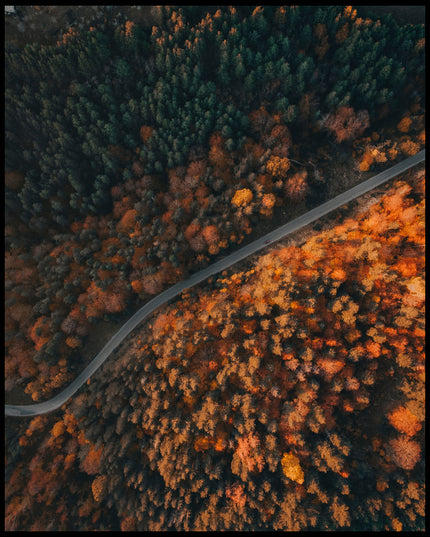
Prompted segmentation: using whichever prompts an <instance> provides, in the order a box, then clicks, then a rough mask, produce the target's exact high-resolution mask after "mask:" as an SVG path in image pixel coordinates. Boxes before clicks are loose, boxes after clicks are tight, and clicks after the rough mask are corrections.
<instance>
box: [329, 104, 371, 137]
mask: <svg viewBox="0 0 430 537" xmlns="http://www.w3.org/2000/svg"><path fill="white" fill-rule="evenodd" d="M369 124H370V123H369V114H368V112H367V111H366V110H360V111H359V112H358V113H355V111H354V109H353V108H352V107H350V106H341V107H340V108H338V109H337V110H336V111H335V112H333V113H331V114H329V115H328V116H327V118H326V119H325V121H324V127H325V128H326V129H327V130H328V131H329V132H331V133H333V134H334V135H335V137H336V141H337V142H338V143H340V142H345V141H348V140H352V139H353V138H355V137H357V136H361V135H362V134H363V132H364V131H365V130H366V129H367V127H368V126H369Z"/></svg>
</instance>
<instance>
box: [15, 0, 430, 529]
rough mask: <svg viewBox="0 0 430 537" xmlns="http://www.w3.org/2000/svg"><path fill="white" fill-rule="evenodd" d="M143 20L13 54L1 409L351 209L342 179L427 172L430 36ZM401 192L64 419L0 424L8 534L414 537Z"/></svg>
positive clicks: (208, 11) (412, 397)
mask: <svg viewBox="0 0 430 537" xmlns="http://www.w3.org/2000/svg"><path fill="white" fill-rule="evenodd" d="M36 8H38V6H34V9H36ZM151 14H152V16H153V22H154V24H142V23H140V22H134V21H133V20H130V19H128V20H123V19H115V22H114V21H113V18H111V19H112V20H110V18H109V13H106V16H105V17H104V19H100V20H99V19H97V20H94V21H93V22H92V23H91V22H89V23H88V24H87V25H86V26H85V25H84V27H82V28H81V27H77V26H70V28H69V29H68V30H67V31H66V32H65V33H64V34H63V35H62V38H61V39H60V40H59V41H57V42H56V43H54V44H46V43H43V44H42V43H37V42H34V43H29V44H27V45H25V46H19V45H18V44H16V43H14V44H13V43H8V42H6V46H5V390H6V400H7V402H12V403H14V402H15V401H16V400H19V401H20V402H21V401H26V402H29V401H30V402H31V401H34V402H39V401H44V400H46V399H48V398H50V397H52V396H53V395H55V394H56V393H58V391H60V390H61V389H64V388H65V386H67V385H68V384H69V383H70V382H71V380H73V379H74V378H75V377H76V376H77V374H78V373H80V372H81V370H82V369H83V367H84V366H85V365H86V364H87V363H88V361H89V360H91V358H92V357H93V355H91V353H89V351H88V347H87V345H88V344H89V342H92V345H93V346H94V345H96V346H97V344H98V345H99V348H101V347H102V346H103V344H104V343H105V341H95V336H94V332H95V328H96V327H99V326H102V325H103V323H109V322H117V323H118V322H120V321H121V320H124V321H125V320H127V318H128V317H129V316H130V315H131V313H132V312H133V311H135V310H136V309H137V308H139V307H140V306H141V305H143V303H145V301H147V300H149V299H150V298H151V297H153V296H155V295H156V294H158V293H160V292H161V291H162V290H164V289H166V288H167V287H169V286H171V285H173V284H175V283H176V282H178V281H181V280H183V279H185V278H186V277H188V276H189V275H190V274H192V273H194V272H196V271H198V270H200V269H202V268H204V267H206V266H207V265H208V264H210V263H212V262H213V261H214V260H216V259H218V258H219V257H220V256H222V255H224V254H226V253H229V252H231V251H233V250H234V249H236V248H238V247H239V245H241V244H244V243H246V242H247V241H250V240H252V239H255V238H257V237H258V236H260V235H261V234H262V230H269V229H272V228H274V227H277V226H278V225H279V224H280V219H282V218H284V219H287V220H288V218H292V215H294V214H296V213H295V211H297V210H301V211H302V212H305V211H306V210H309V208H312V207H314V206H316V205H318V204H320V203H322V202H323V201H325V200H326V198H327V196H328V195H329V192H330V191H331V189H332V187H333V182H335V183H342V181H344V180H345V185H342V184H340V185H338V186H339V188H342V186H344V189H346V188H347V187H348V183H347V180H346V179H342V178H341V177H340V176H336V173H334V171H333V170H334V166H335V164H336V162H337V161H338V160H341V159H343V161H344V162H346V166H349V168H350V169H351V173H352V172H354V173H355V174H357V176H358V177H359V178H363V179H365V178H368V177H370V176H371V175H373V174H375V173H378V171H380V170H382V169H386V168H388V167H390V166H391V165H393V164H395V163H396V162H399V161H401V160H403V159H405V158H407V157H408V156H412V155H414V154H415V153H417V152H418V151H420V150H421V149H423V148H424V147H425V125H424V117H425V98H424V79H425V61H424V55H425V27H424V24H399V23H397V22H396V20H395V19H394V18H393V17H392V16H391V15H389V14H386V15H382V14H381V16H378V17H370V16H364V15H363V16H361V12H360V7H359V6H357V7H353V6H257V7H256V6H212V7H210V6H209V7H208V6H180V7H178V6H152V8H151ZM413 180H414V181H415V186H414V188H413V189H412V188H411V187H410V186H408V184H409V182H410V181H412V175H411V177H409V176H408V182H404V183H399V184H398V186H397V187H396V190H395V191H393V192H392V193H391V194H390V195H388V197H387V200H391V201H387V202H386V204H385V205H384V204H383V205H381V206H378V207H379V208H375V209H373V213H371V215H368V216H363V218H362V221H361V220H357V221H354V222H352V221H347V223H344V224H341V225H340V227H339V226H335V227H333V231H330V232H327V233H326V234H322V235H321V236H316V238H315V241H314V242H312V241H311V243H309V244H311V245H312V246H310V245H309V244H308V246H306V245H304V246H303V247H300V248H295V249H294V248H292V249H288V248H287V249H284V250H282V249H281V250H279V252H283V253H278V254H277V253H275V252H276V251H274V252H273V253H271V254H268V255H269V257H267V256H262V257H261V259H260V260H259V261H258V262H257V263H256V265H255V266H254V267H253V268H248V269H246V270H245V271H244V272H239V271H236V272H235V273H232V274H231V276H230V277H231V279H230V281H227V280H226V281H223V280H222V278H221V279H219V278H218V279H215V280H214V281H212V282H211V283H208V284H207V285H206V286H205V287H199V293H198V294H197V295H196V291H192V292H191V291H190V294H189V297H188V298H187V297H186V295H185V296H183V297H182V299H181V301H178V303H177V304H176V305H174V306H172V307H170V306H169V307H168V308H166V310H165V311H163V312H160V313H159V314H156V315H155V316H154V319H152V320H151V321H150V323H149V324H148V323H145V326H142V327H141V328H139V330H142V334H141V335H140V336H135V337H134V338H133V339H130V340H128V341H127V342H124V344H123V345H122V346H121V348H120V349H119V350H118V351H117V352H116V353H115V355H114V356H112V358H111V359H110V360H109V361H108V363H106V364H105V365H104V366H103V369H102V370H101V372H100V373H98V374H97V377H95V378H94V380H93V379H90V380H89V381H88V386H85V387H83V388H82V389H81V391H80V392H78V394H77V395H76V396H75V397H74V398H73V399H72V400H71V401H69V402H68V403H67V404H66V406H65V407H64V408H63V409H62V410H61V412H56V413H55V414H53V415H48V416H39V417H37V418H34V419H32V420H28V419H25V420H17V421H13V420H10V419H7V421H6V438H7V442H6V451H7V454H6V526H7V528H9V529H32V530H37V529H40V530H42V529H52V530H64V529H70V528H71V527H73V529H79V530H82V529H93V530H99V529H119V528H120V529H122V530H127V529H138V530H141V529H163V530H164V529H227V528H242V529H255V528H260V529H305V528H307V529H310V528H315V527H321V528H324V529H339V528H345V527H348V528H352V529H362V528H363V527H365V528H369V529H378V530H380V529H382V530H383V529H387V528H389V529H402V528H403V529H417V528H418V529H419V528H421V527H422V526H423V524H424V523H423V516H424V515H423V513H422V510H423V507H422V503H423V500H422V497H423V492H422V491H423V482H422V474H423V461H422V458H421V454H422V451H423V450H422V448H421V447H420V446H421V444H422V439H423V436H422V435H423V428H422V425H421V423H423V421H424V417H423V416H424V414H423V408H422V407H423V399H422V398H423V395H422V393H423V392H422V390H423V388H422V385H423V362H422V361H421V360H422V354H421V353H422V345H423V343H422V339H423V330H424V328H423V320H422V316H423V307H424V306H423V303H422V301H421V298H422V292H423V291H422V274H423V264H424V258H423V252H422V250H421V247H422V245H423V241H424V239H423V238H422V226H423V223H422V218H423V217H422V211H423V203H424V201H423V189H424V186H423V178H422V177H421V176H419V177H418V178H415V179H413ZM396 192H397V194H396ZM396 196H397V197H396ZM384 203H385V202H384ZM375 207H376V206H375ZM375 211H376V212H375ZM366 222H367V224H366ZM369 222H371V223H369ZM342 226H343V227H342ZM351 226H352V227H351ZM354 226H356V227H354ZM360 226H361V227H360ZM350 227H351V230H350ZM306 248H308V249H306ZM318 252H319V254H318ZM357 252H360V253H357ZM311 254H312V255H311ZM318 255H320V257H318ZM394 255H397V256H398V258H397V259H395V258H394ZM336 256H338V258H336ZM354 256H356V257H354ZM333 263H334V266H331V265H330V264H333ZM336 264H337V266H336ZM388 266H389V268H388ZM331 273H334V274H335V275H334V276H329V275H328V274H331ZM265 278H266V279H265ZM407 290H409V291H407ZM204 297H206V298H204ZM402 301H403V302H404V301H406V303H403V305H402V304H401V303H402ZM293 305H294V306H293ZM292 310H294V311H292ZM244 311H245V313H244ZM287 311H288V313H287ZM372 319H374V320H372ZM398 323H400V324H398ZM299 327H300V328H299ZM369 332H370V333H369ZM94 354H96V353H95V352H94ZM352 357H354V358H352ZM399 360H400V363H399ZM388 364H390V365H388ZM402 364H403V365H402ZM109 368H110V369H109ZM120 379H122V380H120ZM364 379H367V380H364ZM401 379H402V380H404V383H403V384H402V383H401V382H400V380H401ZM386 385H388V386H391V388H390V390H392V396H393V397H394V398H396V400H397V401H398V402H399V401H400V402H399V405H398V406H397V407H395V408H394V407H393V409H386V408H385V406H386V404H387V402H386V401H385V400H383V397H382V396H383V395H385V392H386V390H388V388H386ZM320 386H322V388H320ZM382 386H384V388H383V389H382ZM84 388H85V389H84ZM341 392H342V393H341ZM311 403H312V404H311ZM375 404H376V405H379V406H378V409H380V412H378V413H377V414H378V419H379V418H380V419H381V422H378V423H373V424H372V427H371V430H370V431H369V432H367V433H363V434H365V435H366V436H367V438H366V439H365V440H366V442H363V439H361V441H359V438H358V436H357V435H360V434H361V431H364V430H365V428H366V426H365V423H366V420H373V419H375V420H376V419H377V418H376V417H375V416H374V415H373V412H372V411H370V408H371V407H372V406H373V405H375ZM390 412H391V413H390ZM54 418H55V420H56V421H54V422H53V421H52V420H53V419H54ZM399 424H400V425H399ZM405 424H406V425H405ZM399 427H400V428H399ZM402 427H403V428H402ZM405 427H406V429H405ZM367 444H368V445H367ZM315 446H318V447H317V448H315ZM374 446H377V447H374ZM356 449H360V450H363V451H362V452H360V453H359V452H356V451H355V450H356ZM382 452H383V454H381V453H382ZM402 454H403V455H402ZM405 454H406V455H405ZM311 457H316V459H312V460H311ZM318 457H319V458H318ZM369 457H370V459H369ZM402 457H403V459H402ZM405 460H407V461H409V462H405ZM399 461H400V462H399ZM411 461H412V462H411ZM353 463H355V466H352V464H353ZM412 463H413V464H412ZM375 468H377V469H378V472H379V473H377V474H375V470H374V469H375ZM225 472H227V474H226V473H225ZM370 473H372V476H371V477H369V476H370ZM343 474H344V475H343ZM346 474H348V475H346ZM224 475H227V476H228V479H227V480H226V481H224V480H223V479H224V478H222V479H220V476H224ZM345 476H346V477H345ZM350 476H351V477H350ZM375 479H377V483H376V484H375V483H374V480H375ZM411 483H412V485H411ZM415 485H416V487H415ZM369 487H370V488H369ZM372 487H373V488H372ZM374 487H376V489H375V490H376V492H375V490H374ZM411 487H412V488H411ZM412 490H414V492H413V493H412ZM350 491H352V492H350ZM405 491H406V492H405ZM354 496H355V499H354V500H353V497H354ZM82 498H84V499H83V500H82ZM400 504H401V505H400ZM42 507H43V508H42ZM139 517H141V518H139ZM360 521H361V522H360ZM360 524H362V525H360Z"/></svg>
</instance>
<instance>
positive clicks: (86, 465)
mask: <svg viewBox="0 0 430 537" xmlns="http://www.w3.org/2000/svg"><path fill="white" fill-rule="evenodd" d="M102 451H103V446H100V447H99V449H97V450H96V449H95V448H94V446H91V447H90V449H89V451H88V455H87V456H86V457H85V459H84V461H83V462H82V464H81V468H82V470H83V471H84V472H86V473H87V474H89V475H94V474H97V473H98V472H99V471H100V457H101V454H102Z"/></svg>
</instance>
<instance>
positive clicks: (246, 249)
mask: <svg viewBox="0 0 430 537" xmlns="http://www.w3.org/2000/svg"><path fill="white" fill-rule="evenodd" d="M424 160H425V149H423V150H422V151H420V152H419V153H417V154H416V155H414V156H412V157H410V158H408V159H406V160H404V161H402V162H399V163H398V164H396V165H395V166H392V167H391V168H389V169H388V170H385V171H383V172H381V173H379V174H378V175H375V176H374V177H371V178H370V179H367V180H366V181H364V182H363V183H360V184H359V185H356V186H355V187H353V188H351V189H349V190H347V191H346V192H343V193H342V194H339V195H338V196H336V197H335V198H333V199H331V200H329V201H327V202H325V203H323V204H322V205H319V206H318V207H315V208H314V209H312V210H311V211H308V212H307V213H305V214H303V215H301V216H299V217H298V218H295V219H294V220H292V221H291V222H288V223H287V224H284V225H283V226H281V227H278V228H277V229H274V230H273V231H271V232H270V233H267V234H266V235H264V236H263V237H260V238H259V239H257V240H256V241H254V242H252V243H250V244H248V245H246V246H243V247H242V248H239V249H238V250H236V251H235V252H233V253H232V254H230V255H228V256H227V257H225V258H224V259H220V260H219V261H217V262H216V263H213V264H212V265H210V266H208V267H206V268H205V269H203V270H201V271H200V272H197V273H196V274H193V275H192V276H191V277H190V278H188V279H187V280H184V281H182V282H179V283H177V284H175V285H173V286H172V287H170V288H169V289H166V291H163V292H162V293H160V294H159V295H157V296H156V297H154V298H153V299H152V300H150V301H149V302H147V303H146V304H145V305H144V306H143V307H142V308H141V309H140V310H138V311H137V312H136V313H135V314H134V315H133V316H132V317H130V319H129V320H128V321H127V322H126V323H125V324H123V325H122V327H121V328H120V329H119V330H118V332H117V333H116V334H115V335H114V336H113V337H112V338H111V339H110V340H109V341H108V342H107V343H106V345H105V346H104V347H103V349H102V350H101V351H100V352H99V353H98V354H97V356H96V357H95V358H94V360H93V361H92V362H91V363H90V364H89V365H88V366H87V367H86V368H85V369H84V370H83V371H82V373H81V374H80V375H79V376H78V377H76V379H75V380H74V381H73V382H72V383H71V384H69V386H67V388H65V389H64V390H63V391H62V392H61V393H59V394H57V395H56V396H55V397H53V398H52V399H49V400H48V401H44V402H43V403H35V404H31V405H5V415H6V416H17V417H24V416H37V415H38V414H46V413H47V412H52V411H53V410H56V409H57V408H59V407H60V406H61V405H62V404H63V403H65V402H66V401H67V400H68V399H69V398H70V397H72V395H73V394H74V393H76V391H77V390H79V388H80V387H81V386H82V385H83V384H85V382H86V381H87V380H88V379H89V378H90V377H91V375H92V374H93V373H94V372H95V371H96V370H97V369H98V368H99V367H100V366H101V365H102V363H103V362H104V361H105V360H106V359H107V358H108V356H109V355H110V354H111V353H112V351H113V350H114V349H115V348H116V347H117V346H118V345H119V344H120V343H121V341H122V340H123V339H124V338H125V337H126V336H127V335H128V334H129V333H130V332H131V331H132V330H133V329H134V328H135V327H136V326H137V325H138V324H139V323H141V322H142V321H143V319H145V317H147V316H148V315H149V314H151V313H152V312H153V311H154V310H155V309H157V308H158V307H159V306H161V305H163V304H165V303H166V302H167V301H168V300H170V299H172V298H174V297H175V296H177V295H179V294H180V293H181V292H182V291H184V290H185V289H188V288H190V287H193V286H194V285H197V284H198V283H200V282H202V281H203V280H205V279H207V278H209V277H210V276H213V275H214V274H217V273H218V272H220V271H222V270H224V269H226V268H228V267H230V266H231V265H234V264H235V263H237V262H238V261H240V260H242V259H244V258H245V257H248V256H249V255H250V254H253V253H255V252H258V251H259V250H261V249H263V248H265V247H266V246H267V245H268V244H273V243H274V242H276V241H278V240H279V239H282V238H283V237H285V236H286V235H289V234H290V233H293V232H294V231H296V230H298V229H300V228H301V227H303V226H306V225H308V224H310V223H311V222H313V221H314V220H317V219H318V218H321V217H322V216H324V215H326V214H327V213H329V212H331V211H333V210H334V209H337V208H338V207H341V206H342V205H344V204H345V203H348V202H349V201H352V200H353V199H355V198H357V197H358V196H361V195H362V194H365V193H366V192H368V191H369V190H372V189H374V188H376V187H378V186H380V185H382V184H383V183H385V182H386V181H388V180H389V179H391V178H393V177H395V176H396V175H399V174H401V173H403V172H405V171H406V170H408V169H409V168H411V167H413V166H415V165H416V164H419V163H420V162H423V161H424Z"/></svg>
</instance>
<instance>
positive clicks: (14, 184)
mask: <svg viewBox="0 0 430 537" xmlns="http://www.w3.org/2000/svg"><path fill="white" fill-rule="evenodd" d="M24 180H25V176H24V174H23V173H22V172H18V171H12V172H7V173H5V175H4V182H5V186H6V188H8V189H9V190H14V191H15V192H17V191H19V190H21V188H22V186H23V184H24Z"/></svg>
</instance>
